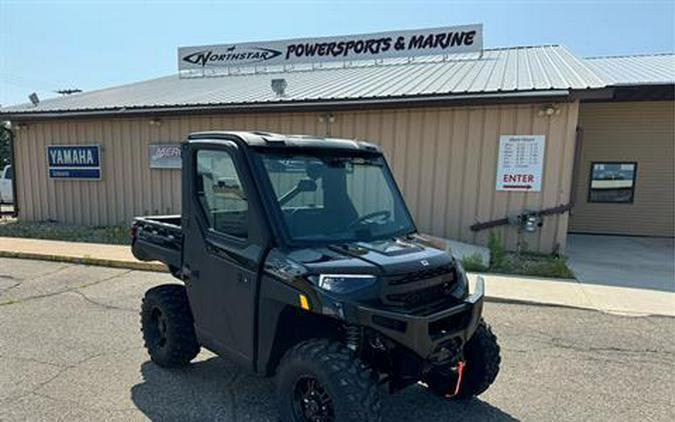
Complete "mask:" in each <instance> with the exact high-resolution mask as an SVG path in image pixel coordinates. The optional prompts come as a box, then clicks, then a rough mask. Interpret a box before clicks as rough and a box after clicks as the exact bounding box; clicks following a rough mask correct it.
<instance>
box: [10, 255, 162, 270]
mask: <svg viewBox="0 0 675 422" xmlns="http://www.w3.org/2000/svg"><path fill="white" fill-rule="evenodd" d="M0 257H3V258H18V259H37V260H43V261H54V262H67V263H69V264H80V265H95V266H99V267H112V268H126V269H130V270H140V271H155V272H163V273H165V272H168V270H167V268H166V266H165V265H164V264H160V263H158V262H142V261H120V260H115V259H101V258H92V257H89V256H81V257H80V256H64V255H52V254H41V253H34V252H14V251H2V250H0Z"/></svg>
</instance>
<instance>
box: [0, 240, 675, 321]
mask: <svg viewBox="0 0 675 422" xmlns="http://www.w3.org/2000/svg"><path fill="white" fill-rule="evenodd" d="M0 256H4V257H12V258H28V259H43V260H50V261H63V262H72V263H78V264H86V265H101V266H108V267H119V268H130V269H135V270H146V271H166V267H165V266H164V265H163V264H161V263H158V262H141V261H138V260H137V259H136V258H134V256H133V255H132V254H131V250H130V248H129V247H128V246H124V245H101V244H93V243H75V242H60V241H53V240H39V239H20V238H11V237H0ZM483 277H484V278H485V284H486V285H485V287H486V289H485V290H486V295H487V298H488V299H489V300H493V301H504V302H516V303H531V304H540V305H555V306H567V307H574V308H582V309H593V310H598V311H602V312H609V313H617V314H623V315H634V316H643V315H665V316H672V317H675V293H671V292H662V291H655V290H647V289H634V288H626V287H612V286H603V285H593V284H582V283H579V282H578V281H576V280H559V279H550V278H535V277H525V276H507V275H495V274H486V275H483ZM476 278H477V274H469V279H470V281H471V283H472V284H473V283H475V281H476Z"/></svg>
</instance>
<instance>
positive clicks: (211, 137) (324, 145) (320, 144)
mask: <svg viewBox="0 0 675 422" xmlns="http://www.w3.org/2000/svg"><path fill="white" fill-rule="evenodd" d="M218 140H229V141H235V142H237V143H241V144H244V145H246V146H250V147H263V148H264V147H270V148H282V149H283V148H299V149H334V150H335V149H337V150H347V151H349V150H351V151H369V152H381V151H380V148H379V147H378V146H377V145H375V144H372V143H370V142H364V141H356V140H352V139H340V138H320V137H316V136H311V135H281V134H278V133H270V132H258V131H255V132H240V131H209V132H195V133H192V134H190V135H189V136H188V142H200V141H218Z"/></svg>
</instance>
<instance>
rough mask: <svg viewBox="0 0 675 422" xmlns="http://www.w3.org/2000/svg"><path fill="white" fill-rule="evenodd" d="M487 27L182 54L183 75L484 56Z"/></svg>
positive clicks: (238, 46) (206, 49)
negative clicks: (206, 70)
mask: <svg viewBox="0 0 675 422" xmlns="http://www.w3.org/2000/svg"><path fill="white" fill-rule="evenodd" d="M482 49H483V25H482V24H475V25H464V26H454V27H445V28H433V29H419V30H410V31H394V32H381V33H376V34H364V35H348V36H343V37H322V38H308V39H293V40H282V41H267V42H252V43H242V44H222V45H209V46H195V47H180V48H179V49H178V69H179V70H194V69H204V68H207V67H233V66H255V65H261V64H264V65H284V64H298V63H320V62H329V61H350V60H369V59H370V60H373V59H374V60H378V59H386V58H395V57H417V56H426V55H446V54H453V53H470V52H478V51H481V50H482Z"/></svg>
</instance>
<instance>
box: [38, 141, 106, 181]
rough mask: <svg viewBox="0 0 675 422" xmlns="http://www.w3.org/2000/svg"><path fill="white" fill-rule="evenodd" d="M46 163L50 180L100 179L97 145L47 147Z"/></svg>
mask: <svg viewBox="0 0 675 422" xmlns="http://www.w3.org/2000/svg"><path fill="white" fill-rule="evenodd" d="M47 163H48V164H49V177H50V178H52V179H93V180H98V179H100V178H101V147H100V146H99V145H48V146H47Z"/></svg>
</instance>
